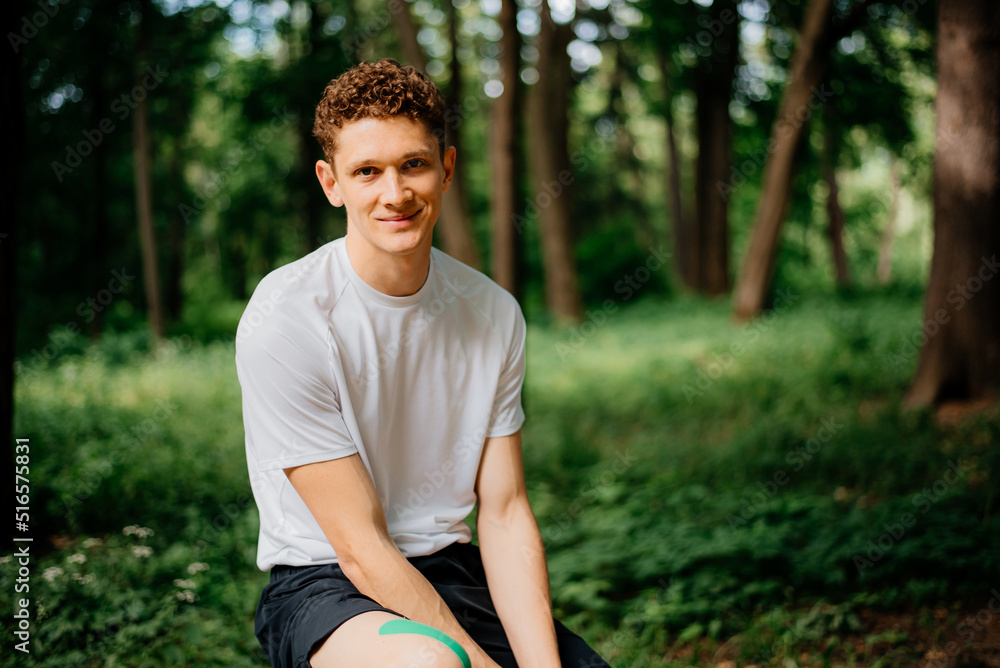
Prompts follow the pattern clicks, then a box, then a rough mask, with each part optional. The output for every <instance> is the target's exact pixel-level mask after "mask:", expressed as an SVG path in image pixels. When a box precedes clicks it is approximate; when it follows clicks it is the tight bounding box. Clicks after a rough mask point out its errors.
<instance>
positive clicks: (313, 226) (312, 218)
mask: <svg viewBox="0 0 1000 668" xmlns="http://www.w3.org/2000/svg"><path fill="white" fill-rule="evenodd" d="M322 6H323V4H322V3H313V4H311V5H310V6H309V25H308V26H307V27H306V34H305V44H304V45H303V49H302V54H301V56H300V64H299V67H302V68H304V69H305V70H306V71H310V70H312V69H314V67H313V65H311V64H310V62H309V58H310V57H315V56H314V54H316V53H317V52H318V51H319V50H320V49H324V48H329V40H326V39H325V38H324V35H323V32H322V31H323V23H324V22H325V21H326V16H325V15H324V14H323V13H322V12H321V11H320V8H321V7H322ZM312 79H313V77H310V76H306V77H305V80H306V81H311V80H312ZM317 84H318V86H317V87H319V86H323V84H322V83H319V82H317ZM297 130H298V135H299V170H300V171H301V173H302V178H303V180H304V181H305V182H306V183H308V184H309V185H311V186H312V187H309V188H306V193H305V194H306V197H305V211H304V218H305V220H304V221H303V239H302V254H303V255H305V254H307V253H311V252H312V251H314V250H316V248H318V247H319V246H320V245H321V244H322V242H323V231H322V229H321V224H322V220H323V213H324V212H325V211H326V210H327V206H328V202H327V200H326V197H325V196H324V195H323V191H322V190H320V189H319V188H317V187H315V181H313V178H314V177H313V175H314V174H315V173H316V163H317V162H318V161H320V160H323V159H324V156H323V154H322V151H321V150H320V146H319V143H318V142H317V141H316V137H314V136H313V115H312V114H311V113H306V114H298V128H297Z"/></svg>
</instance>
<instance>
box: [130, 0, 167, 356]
mask: <svg viewBox="0 0 1000 668" xmlns="http://www.w3.org/2000/svg"><path fill="white" fill-rule="evenodd" d="M140 7H141V9H140V12H141V14H140V19H139V25H138V26H137V30H138V36H137V41H136V71H137V75H136V78H135V81H136V89H138V90H145V89H144V88H143V77H144V76H145V71H144V69H143V68H144V67H145V66H146V59H147V58H146V56H147V48H148V42H149V24H150V22H151V20H152V18H153V4H152V2H150V0H142V2H141V3H140ZM132 133H133V134H132V142H133V156H134V167H133V168H134V170H135V207H136V217H137V218H138V221H139V239H140V241H141V243H142V267H143V279H144V282H145V285H146V308H147V309H148V317H149V327H150V330H151V331H152V332H153V336H154V337H156V338H162V337H163V336H164V334H165V333H166V328H165V326H164V322H163V307H162V306H161V302H160V271H159V263H158V262H157V258H156V233H155V230H154V228H153V179H152V174H151V166H150V149H149V94H148V92H147V94H145V95H143V96H142V99H139V98H138V97H137V98H136V107H135V114H134V115H133V116H132Z"/></svg>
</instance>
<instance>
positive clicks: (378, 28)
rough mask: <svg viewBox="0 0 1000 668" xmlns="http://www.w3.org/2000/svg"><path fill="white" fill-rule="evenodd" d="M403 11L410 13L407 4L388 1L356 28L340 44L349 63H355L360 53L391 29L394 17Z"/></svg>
mask: <svg viewBox="0 0 1000 668" xmlns="http://www.w3.org/2000/svg"><path fill="white" fill-rule="evenodd" d="M402 11H410V10H409V6H408V5H407V3H406V2H404V1H403V0H387V2H386V3H385V8H384V9H382V10H381V11H380V12H378V13H377V14H376V15H374V16H371V17H369V18H368V19H366V20H365V21H364V22H362V23H360V24H359V25H358V26H357V27H356V28H354V30H353V31H352V32H351V34H350V36H349V37H347V38H346V39H343V40H341V42H340V50H341V51H342V52H343V54H344V57H345V58H346V59H347V61H348V62H351V61H353V60H354V59H355V57H356V56H357V55H358V53H360V52H361V50H362V49H364V48H365V47H367V46H368V44H369V43H370V42H371V40H372V38H373V37H375V36H376V35H381V34H382V33H383V32H384V31H385V29H386V28H388V27H389V24H390V23H392V17H393V15H394V14H397V13H399V12H402Z"/></svg>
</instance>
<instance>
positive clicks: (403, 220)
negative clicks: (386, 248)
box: [376, 209, 423, 226]
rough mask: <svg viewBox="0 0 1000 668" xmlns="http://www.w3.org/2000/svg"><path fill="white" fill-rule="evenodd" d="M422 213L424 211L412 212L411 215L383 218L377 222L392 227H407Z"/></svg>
mask: <svg viewBox="0 0 1000 668" xmlns="http://www.w3.org/2000/svg"><path fill="white" fill-rule="evenodd" d="M421 211H423V209H417V210H416V211H412V212H410V213H407V214H403V215H398V214H397V215H392V216H382V217H379V218H376V220H378V221H380V222H383V223H387V224H389V225H392V226H402V225H406V224H407V223H410V222H411V221H412V220H413V219H414V218H416V217H417V216H418V215H419V214H420V212H421Z"/></svg>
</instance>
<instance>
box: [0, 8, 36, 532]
mask: <svg viewBox="0 0 1000 668" xmlns="http://www.w3.org/2000/svg"><path fill="white" fill-rule="evenodd" d="M25 7H26V5H25V4H24V3H22V2H20V1H19V0H15V1H14V2H5V3H4V5H3V10H2V12H3V26H4V27H5V28H7V30H5V31H4V32H5V33H6V32H14V31H16V30H18V21H19V20H20V18H21V17H22V16H25V15H26V14H24V9H25ZM0 90H3V96H2V98H0V127H3V128H4V131H5V132H6V150H4V151H3V167H2V170H3V174H2V177H3V178H2V179H0V321H2V322H3V326H2V327H0V440H2V444H0V476H2V478H3V480H2V481H0V493H3V495H4V498H6V499H13V498H14V470H13V467H14V461H15V460H14V456H15V449H14V445H15V442H14V438H15V434H14V342H15V339H16V334H17V299H16V297H17V244H18V230H17V228H18V222H19V217H18V216H19V204H20V195H21V173H22V171H23V169H24V163H23V160H24V132H25V129H24V109H23V103H22V100H21V56H20V54H19V49H4V52H3V55H0ZM33 435H36V436H42V435H41V434H16V436H19V437H22V438H29V437H30V436H33ZM28 445H29V447H30V443H29V444H28ZM2 532H3V536H4V538H5V541H4V542H5V544H10V539H12V538H14V537H15V536H14V534H15V532H14V523H13V522H7V523H6V526H5V527H4V528H3V530H2ZM21 537H24V535H23V534H22V535H21Z"/></svg>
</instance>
